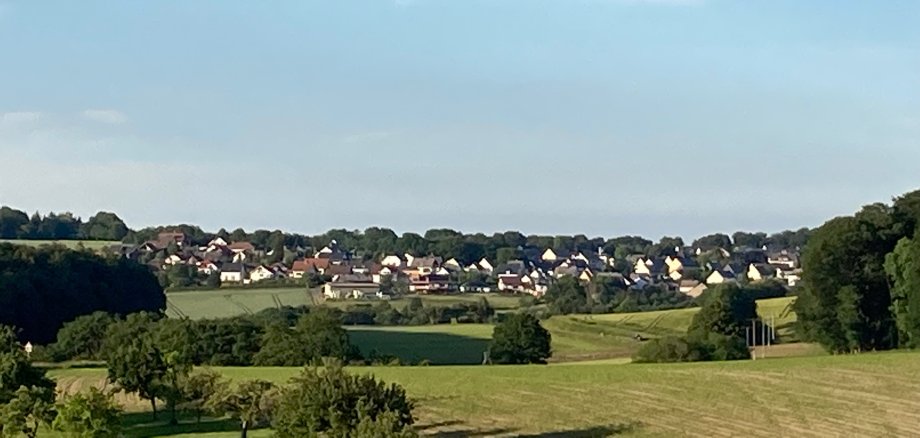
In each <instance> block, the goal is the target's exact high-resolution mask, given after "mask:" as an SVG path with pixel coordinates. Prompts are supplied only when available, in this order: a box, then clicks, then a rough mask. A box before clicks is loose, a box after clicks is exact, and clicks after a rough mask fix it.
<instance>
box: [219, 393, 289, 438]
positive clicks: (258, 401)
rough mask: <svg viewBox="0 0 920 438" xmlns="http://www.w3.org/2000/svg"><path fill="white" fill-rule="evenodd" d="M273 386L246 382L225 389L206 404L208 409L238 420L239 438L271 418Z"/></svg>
mask: <svg viewBox="0 0 920 438" xmlns="http://www.w3.org/2000/svg"><path fill="white" fill-rule="evenodd" d="M274 389H275V386H274V384H272V383H271V382H269V381H265V380H246V381H243V382H240V384H239V385H237V386H235V387H229V386H228V387H225V388H223V389H222V390H221V392H219V393H217V394H215V396H214V397H213V398H212V399H211V402H210V403H209V404H208V405H209V407H210V409H211V410H213V411H214V412H217V413H219V414H222V415H228V416H230V417H231V418H233V419H236V420H239V422H240V430H241V435H240V436H241V437H242V438H246V434H247V433H248V432H249V428H251V427H258V426H260V425H262V424H265V423H267V422H268V420H269V419H270V418H271V407H272V405H273V400H272V397H273V396H274Z"/></svg>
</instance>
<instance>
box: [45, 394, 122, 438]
mask: <svg viewBox="0 0 920 438" xmlns="http://www.w3.org/2000/svg"><path fill="white" fill-rule="evenodd" d="M57 411H58V414H57V418H55V419H54V423H53V428H54V430H57V431H60V432H63V433H64V434H65V435H66V436H68V437H72V438H117V437H119V436H121V419H120V418H119V414H120V413H121V409H120V408H119V407H118V404H116V403H115V400H114V399H113V397H112V395H111V394H110V393H104V392H102V391H101V390H99V389H96V388H90V389H89V391H87V392H84V393H78V394H75V395H72V396H69V397H66V398H65V399H64V402H63V403H61V404H59V405H58V407H57Z"/></svg>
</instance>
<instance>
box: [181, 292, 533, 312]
mask: <svg viewBox="0 0 920 438" xmlns="http://www.w3.org/2000/svg"><path fill="white" fill-rule="evenodd" d="M317 291H319V289H314V290H312V291H311V292H313V293H314V294H316V292H317ZM480 297H485V298H486V299H488V300H489V304H490V305H491V306H492V307H494V308H495V309H497V310H509V309H515V308H517V307H518V304H519V303H520V298H519V297H516V296H509V295H499V294H461V295H420V298H421V299H422V302H423V303H425V305H428V306H445V307H446V306H450V305H452V304H456V303H467V302H476V301H477V300H479V298H480ZM166 298H167V300H168V302H169V304H168V308H167V315H169V316H171V317H178V316H187V317H189V318H192V319H204V318H223V317H230V316H237V315H244V314H247V313H253V312H258V311H260V310H263V309H267V308H271V307H278V305H279V304H280V305H285V306H304V305H312V304H313V299H312V298H311V296H310V293H308V292H307V289H305V288H297V287H292V288H285V287H281V288H265V289H234V288H226V289H218V290H203V291H182V292H167V293H166ZM376 303H377V302H376V301H326V302H324V303H323V304H325V305H327V306H332V307H345V306H350V305H356V304H368V305H373V304H376ZM389 303H390V305H392V306H393V307H396V308H402V307H405V306H406V305H407V304H408V303H409V298H400V299H397V300H392V301H390V302H389Z"/></svg>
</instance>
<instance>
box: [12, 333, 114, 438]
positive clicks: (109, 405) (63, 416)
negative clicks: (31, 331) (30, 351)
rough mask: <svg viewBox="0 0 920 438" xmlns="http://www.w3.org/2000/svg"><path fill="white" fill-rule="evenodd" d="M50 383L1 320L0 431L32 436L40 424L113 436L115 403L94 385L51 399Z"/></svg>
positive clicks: (68, 432) (73, 433)
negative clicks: (87, 389) (60, 397)
mask: <svg viewBox="0 0 920 438" xmlns="http://www.w3.org/2000/svg"><path fill="white" fill-rule="evenodd" d="M55 399H56V394H55V384H54V382H53V381H52V380H51V379H49V378H47V377H46V376H45V372H44V371H43V370H41V369H39V368H36V367H34V366H33V365H32V363H31V362H30V360H29V358H28V356H27V354H26V352H25V351H24V350H23V348H22V347H21V345H20V344H19V341H18V339H17V337H16V332H15V331H14V330H13V329H12V328H10V327H8V326H3V325H0V436H4V437H5V436H10V437H13V436H20V434H21V435H25V436H26V437H29V438H33V437H35V436H36V435H37V434H38V431H39V429H40V428H41V427H43V426H48V427H51V428H53V429H54V430H57V431H60V432H63V433H65V434H66V435H67V436H75V437H77V436H93V437H100V438H109V437H112V438H114V437H116V436H118V433H119V421H118V418H117V415H118V408H117V407H116V406H115V404H114V402H113V401H112V397H111V395H110V394H105V393H103V392H101V391H98V390H91V391H89V392H87V393H83V394H76V395H71V396H66V397H64V399H63V400H60V401H58V403H57V404H55Z"/></svg>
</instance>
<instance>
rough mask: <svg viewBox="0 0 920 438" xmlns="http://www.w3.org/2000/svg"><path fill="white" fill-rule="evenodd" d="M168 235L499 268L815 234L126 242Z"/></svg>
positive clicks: (243, 236) (238, 236)
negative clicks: (544, 256)
mask: <svg viewBox="0 0 920 438" xmlns="http://www.w3.org/2000/svg"><path fill="white" fill-rule="evenodd" d="M165 231H169V232H173V231H178V232H182V233H184V234H185V235H186V236H187V238H188V239H189V241H190V243H191V244H194V245H199V246H202V245H206V244H207V243H208V242H210V241H211V240H212V239H214V238H216V237H220V238H223V239H224V240H226V241H229V242H240V241H246V242H250V243H252V244H253V246H255V247H256V248H257V249H263V250H276V249H281V247H282V246H283V247H287V248H298V247H300V248H313V249H318V248H322V247H324V246H326V245H328V244H329V242H331V241H333V240H335V241H336V242H337V243H338V246H339V248H341V249H343V250H346V251H348V252H349V253H351V254H353V255H354V256H355V257H357V258H362V259H365V260H370V259H379V258H380V257H382V256H385V255H389V254H397V255H401V254H404V253H409V254H414V255H429V254H434V255H438V256H441V257H443V258H444V259H445V260H447V259H451V258H456V259H457V260H459V261H460V262H462V263H474V262H477V261H479V260H480V259H482V258H483V257H485V258H486V259H488V260H490V261H493V262H497V263H499V264H500V263H504V262H507V261H509V260H516V259H524V258H535V257H537V256H539V253H540V252H542V251H543V250H545V249H547V248H551V249H553V250H555V251H557V252H560V253H570V252H573V251H582V252H586V253H588V252H590V253H596V252H597V251H598V250H601V251H603V252H604V253H606V254H609V255H612V256H614V257H616V258H617V259H620V260H625V259H626V257H627V256H629V255H632V254H647V255H653V256H664V255H667V254H673V253H674V248H675V247H678V246H679V247H685V246H687V245H689V246H691V247H693V248H700V249H701V250H703V251H708V250H712V249H715V248H723V249H730V248H733V247H750V248H760V247H763V246H766V247H768V248H772V249H794V248H800V247H804V246H805V244H806V242H807V241H808V237H809V235H810V231H809V229H807V228H802V229H799V230H797V231H783V232H780V233H775V234H772V235H767V234H766V233H748V232H742V231H739V232H736V233H733V234H732V235H731V236H729V235H727V234H712V235H708V236H703V237H700V238H699V239H696V240H694V241H692V242H684V240H683V239H682V238H680V237H669V236H665V237H662V238H661V239H659V240H658V242H654V241H652V240H649V239H645V238H643V237H639V236H621V237H614V238H610V239H605V238H603V237H588V236H585V235H583V234H578V235H574V236H546V235H524V234H522V233H520V232H517V231H506V232H503V233H494V234H492V235H486V234H483V233H474V234H465V233H462V232H459V231H455V230H452V229H446V228H441V229H431V230H428V231H426V232H425V233H424V234H417V233H411V232H407V233H403V234H402V235H399V234H397V233H396V232H395V231H393V230H391V229H389V228H380V227H371V228H368V229H366V230H364V231H358V230H355V231H349V230H345V229H335V230H330V231H327V232H326V233H323V234H319V235H315V236H307V235H303V234H291V233H284V232H282V231H280V230H275V231H268V230H256V231H254V232H251V233H249V232H246V231H245V230H243V229H236V230H233V231H229V232H228V231H227V230H225V229H221V230H218V231H217V232H216V233H208V232H205V231H204V230H202V229H201V228H200V227H198V226H194V225H169V226H160V227H153V228H144V229H141V230H137V231H130V232H129V233H128V234H127V236H126V237H125V239H124V241H125V242H127V243H142V242H145V241H149V240H156V239H157V236H158V235H159V233H161V232H165ZM528 251H530V253H528Z"/></svg>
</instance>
